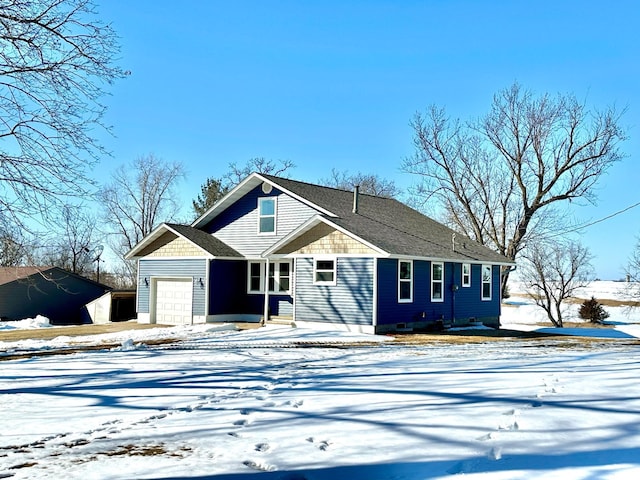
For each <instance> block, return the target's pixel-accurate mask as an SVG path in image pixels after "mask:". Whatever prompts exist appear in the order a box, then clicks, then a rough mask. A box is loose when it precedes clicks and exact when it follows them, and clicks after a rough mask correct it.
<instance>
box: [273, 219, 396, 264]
mask: <svg viewBox="0 0 640 480" xmlns="http://www.w3.org/2000/svg"><path fill="white" fill-rule="evenodd" d="M320 223H324V224H326V225H328V226H330V227H331V228H335V229H336V230H337V231H339V232H340V233H343V234H345V235H346V236H348V237H350V238H353V239H354V240H356V241H357V242H360V243H362V244H363V245H365V246H367V247H369V248H370V249H372V250H375V251H376V252H378V255H379V256H381V257H388V256H389V253H388V252H385V251H384V250H382V249H381V248H379V247H377V246H375V245H373V244H372V243H369V242H367V241H366V240H364V239H362V238H360V237H358V236H357V235H354V234H353V233H351V232H350V231H349V230H346V229H345V228H343V227H341V226H340V225H336V224H335V223H333V222H332V221H331V220H329V219H328V218H325V217H322V216H320V215H314V216H313V217H311V218H310V219H309V220H307V221H306V222H305V223H303V224H302V225H300V226H299V227H298V228H296V229H295V230H294V231H292V232H291V233H290V234H289V235H287V236H286V237H284V238H282V239H280V241H278V242H276V243H275V244H274V245H272V246H271V247H269V248H268V249H266V250H265V251H264V252H262V256H263V257H269V256H272V254H273V252H275V251H276V250H278V249H280V248H282V247H283V246H285V245H286V244H287V243H289V242H291V241H292V240H294V239H296V238H298V237H299V236H300V235H302V234H304V233H306V232H308V231H309V230H311V229H312V228H313V227H315V226H316V225H319V224H320ZM358 256H362V255H358Z"/></svg>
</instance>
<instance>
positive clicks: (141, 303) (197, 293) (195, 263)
mask: <svg viewBox="0 0 640 480" xmlns="http://www.w3.org/2000/svg"><path fill="white" fill-rule="evenodd" d="M207 262H208V260H206V259H200V258H196V259H180V260H163V259H144V258H143V259H141V260H140V262H139V264H138V265H139V266H138V312H139V313H149V312H150V310H149V294H150V290H151V277H165V278H169V277H171V278H184V277H191V278H192V279H193V307H192V308H193V315H205V311H206V305H205V288H204V287H201V286H200V284H199V282H198V279H199V278H202V280H203V281H205V280H206V278H207ZM145 278H148V279H149V285H146V284H145V281H144V279H145Z"/></svg>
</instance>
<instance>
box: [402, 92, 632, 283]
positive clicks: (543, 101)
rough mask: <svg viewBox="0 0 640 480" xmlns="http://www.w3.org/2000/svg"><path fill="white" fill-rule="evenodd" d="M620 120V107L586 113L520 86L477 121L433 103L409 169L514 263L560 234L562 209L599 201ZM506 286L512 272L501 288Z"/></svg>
mask: <svg viewBox="0 0 640 480" xmlns="http://www.w3.org/2000/svg"><path fill="white" fill-rule="evenodd" d="M620 118H621V113H618V112H617V111H616V110H615V108H613V107H610V108H607V109H606V110H604V111H597V110H588V109H587V108H586V106H585V105H584V104H582V103H580V102H578V101H577V100H576V99H575V97H573V96H571V95H566V96H562V95H558V96H557V97H551V96H550V95H542V96H534V95H533V94H532V93H531V92H530V91H527V90H523V89H522V88H521V87H520V86H519V85H517V84H514V85H513V86H511V87H510V88H508V89H506V90H503V91H501V92H499V93H498V94H496V95H495V96H494V99H493V104H492V106H491V110H490V111H489V113H488V114H487V115H486V116H485V117H483V118H481V119H479V120H474V121H469V122H467V123H462V122H460V121H458V120H455V121H452V120H451V119H449V118H448V117H447V116H446V114H445V112H444V110H443V109H441V108H437V107H435V106H433V107H431V108H430V109H429V110H428V111H427V113H426V115H422V114H419V113H418V114H416V115H415V117H414V119H413V121H412V127H413V129H414V134H415V135H414V146H415V153H414V155H413V156H412V157H410V158H407V159H406V160H405V161H404V163H403V168H404V170H405V171H407V172H409V173H413V174H415V175H416V176H418V177H419V183H418V186H417V189H416V190H415V192H414V193H415V194H416V195H417V196H419V197H420V198H422V200H423V202H425V203H426V202H430V201H435V202H437V203H438V205H439V206H440V207H441V208H442V210H443V211H444V212H445V213H444V215H445V217H446V220H447V221H448V222H449V223H450V224H451V226H452V227H453V228H456V229H458V230H460V231H462V232H463V233H464V234H466V235H467V236H469V237H471V238H473V239H475V240H477V241H479V242H480V243H482V244H484V245H487V246H490V247H492V248H494V249H495V250H496V251H498V252H499V253H501V254H503V255H505V256H506V257H508V258H510V259H511V260H516V258H517V256H518V254H519V253H520V252H521V251H522V250H523V249H524V248H525V247H526V245H527V242H528V241H529V240H532V239H534V238H536V237H539V236H541V235H544V234H545V233H549V231H553V232H558V231H559V230H561V229H562V224H561V222H560V219H559V218H558V216H554V215H553V212H554V211H555V210H554V208H556V207H557V206H560V205H562V204H563V203H566V202H568V201H574V200H585V201H588V202H595V200H596V196H595V190H594V188H593V187H594V186H595V184H596V182H597V181H598V180H599V179H600V177H601V176H602V175H603V174H604V173H605V172H606V171H607V169H608V168H609V167H610V166H611V165H612V164H613V163H614V162H617V161H618V160H620V159H621V158H622V154H621V152H620V151H619V149H618V145H619V143H620V142H621V141H622V140H624V138H625V136H624V133H623V131H622V129H621V128H620V127H619V126H618V123H619V121H620ZM507 281H508V272H505V275H503V292H504V291H505V289H506V285H507Z"/></svg>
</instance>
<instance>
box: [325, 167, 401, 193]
mask: <svg viewBox="0 0 640 480" xmlns="http://www.w3.org/2000/svg"><path fill="white" fill-rule="evenodd" d="M320 183H321V184H322V185H326V186H328V187H334V188H339V189H342V190H353V188H354V187H355V186H356V185H357V186H359V187H360V192H362V193H368V194H369V195H377V196H379V197H387V198H395V197H397V196H398V195H400V189H399V188H398V187H397V186H396V184H395V182H394V181H393V180H388V179H386V178H382V177H380V176H379V175H376V174H373V173H362V172H357V173H354V174H350V173H349V172H348V171H347V170H344V171H339V170H336V169H335V168H332V169H331V176H330V177H329V178H324V179H321V180H320Z"/></svg>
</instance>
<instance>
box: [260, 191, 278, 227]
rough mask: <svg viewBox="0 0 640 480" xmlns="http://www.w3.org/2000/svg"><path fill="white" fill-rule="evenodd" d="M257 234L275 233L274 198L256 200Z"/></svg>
mask: <svg viewBox="0 0 640 480" xmlns="http://www.w3.org/2000/svg"><path fill="white" fill-rule="evenodd" d="M258 233H261V234H269V233H276V199H275V198H271V197H270V198H260V199H259V200H258Z"/></svg>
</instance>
